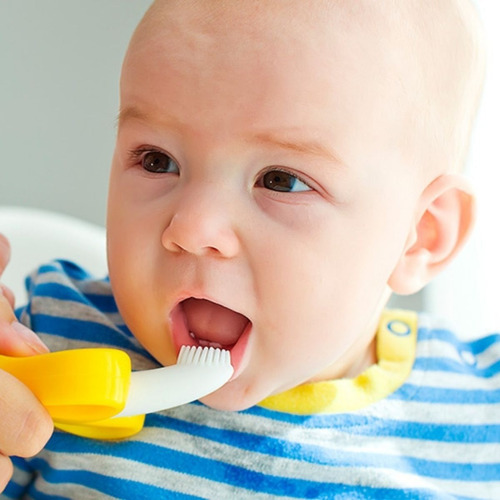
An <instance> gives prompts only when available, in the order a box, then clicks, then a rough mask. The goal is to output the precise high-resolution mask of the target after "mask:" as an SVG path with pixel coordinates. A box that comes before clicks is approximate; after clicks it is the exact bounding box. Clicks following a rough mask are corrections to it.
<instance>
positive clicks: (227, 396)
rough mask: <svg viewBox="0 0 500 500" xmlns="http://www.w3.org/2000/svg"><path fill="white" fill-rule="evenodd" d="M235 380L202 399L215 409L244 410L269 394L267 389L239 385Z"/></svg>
mask: <svg viewBox="0 0 500 500" xmlns="http://www.w3.org/2000/svg"><path fill="white" fill-rule="evenodd" d="M235 382H236V381H232V382H229V383H227V384H226V385H225V386H223V387H221V388H220V389H217V390H216V391H214V392H212V393H211V394H208V395H207V396H204V397H203V398H201V399H200V401H201V402H202V403H203V404H204V405H206V406H208V407H210V408H213V409H214V410H220V411H243V410H247V409H248V408H250V407H252V406H255V405H257V404H259V403H260V402H261V401H263V400H264V399H265V398H266V397H267V396H268V394H267V392H265V391H256V390H255V389H251V388H242V387H238V386H239V384H237V383H235Z"/></svg>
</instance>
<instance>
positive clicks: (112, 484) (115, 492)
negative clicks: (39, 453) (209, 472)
mask: <svg viewBox="0 0 500 500" xmlns="http://www.w3.org/2000/svg"><path fill="white" fill-rule="evenodd" d="M32 463H33V465H34V467H36V468H37V469H39V470H40V472H41V475H42V477H43V478H44V479H45V480H46V481H47V482H48V483H49V484H50V483H51V484H68V485H71V484H75V485H76V484H81V485H84V486H86V487H88V488H90V489H93V490H96V493H97V492H99V493H103V494H105V495H110V496H113V497H117V498H121V499H131V500H132V499H133V500H137V499H139V498H167V497H168V498H172V499H178V500H194V499H199V497H195V496H192V495H185V494H183V493H179V492H175V491H173V490H166V489H165V488H159V487H157V486H153V485H151V484H146V483H140V482H138V481H132V480H130V479H120V478H117V477H112V476H105V475H103V474H98V473H95V472H90V471H83V470H71V469H70V470H62V469H58V470H55V469H52V468H51V466H50V464H49V463H48V462H47V461H45V460H42V459H41V458H36V459H34V460H33V461H32ZM145 479H147V478H145ZM30 493H31V495H32V497H33V498H35V499H40V500H45V499H53V498H61V499H62V498H63V497H56V496H53V495H46V494H44V493H42V492H40V491H31V492H30Z"/></svg>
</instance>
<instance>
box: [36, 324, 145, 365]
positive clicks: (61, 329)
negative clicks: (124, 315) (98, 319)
mask: <svg viewBox="0 0 500 500" xmlns="http://www.w3.org/2000/svg"><path fill="white" fill-rule="evenodd" d="M31 327H32V329H33V330H34V331H35V332H37V333H44V334H48V335H58V336H61V337H64V338H67V339H71V340H79V341H84V342H94V343H96V344H100V345H104V344H105V345H107V346H110V347H117V348H121V349H128V350H130V351H133V352H136V353H138V354H141V355H142V356H145V357H148V358H150V357H151V356H150V355H149V354H148V353H147V352H146V351H145V349H144V348H142V347H141V346H140V345H139V344H138V342H137V341H136V340H135V339H134V338H133V337H127V336H125V335H122V334H121V333H120V331H117V330H115V329H113V328H112V327H110V326H106V325H103V324H101V323H93V322H91V321H88V320H79V319H72V318H61V317H54V316H49V315H45V314H33V315H32V316H31ZM104 340H105V342H103V341H104Z"/></svg>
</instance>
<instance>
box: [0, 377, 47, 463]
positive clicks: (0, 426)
mask: <svg viewBox="0 0 500 500" xmlns="http://www.w3.org/2000/svg"><path fill="white" fill-rule="evenodd" d="M0 388H1V389H0V415H1V416H2V418H1V420H0V452H1V453H2V454H3V455H7V456H10V455H16V456H20V457H31V456H33V455H35V454H36V453H38V452H39V451H40V450H41V449H42V448H43V447H44V446H45V444H46V443H47V441H48V440H49V438H50V436H51V435H52V432H53V430H54V426H53V423H52V420H51V418H50V415H49V414H48V413H47V411H46V410H45V408H44V407H43V406H42V405H41V404H40V402H39V401H38V400H37V399H36V397H35V396H34V395H33V393H32V392H31V391H30V390H29V389H28V388H27V387H26V386H25V385H23V384H22V383H21V382H19V380H17V379H16V378H15V377H13V376H12V375H10V374H9V373H7V372H4V371H2V370H0Z"/></svg>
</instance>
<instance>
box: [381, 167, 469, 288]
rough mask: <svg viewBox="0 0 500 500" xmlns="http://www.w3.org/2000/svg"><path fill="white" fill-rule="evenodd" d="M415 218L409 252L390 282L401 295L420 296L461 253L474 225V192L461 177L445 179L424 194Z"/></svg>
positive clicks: (408, 242)
mask: <svg viewBox="0 0 500 500" xmlns="http://www.w3.org/2000/svg"><path fill="white" fill-rule="evenodd" d="M415 215H416V216H415V221H414V223H413V225H412V227H411V230H410V233H409V235H408V239H407V242H406V246H405V251H404V253H403V255H402V256H401V258H400V260H399V262H398V264H397V266H396V268H395V269H394V271H393V273H392V274H391V277H390V278H389V282H388V285H389V286H390V287H391V289H392V290H393V291H394V292H395V293H398V294H401V295H408V294H411V293H416V292H418V291H419V290H420V289H421V288H422V287H424V286H425V285H426V284H427V283H429V281H431V280H432V278H434V276H436V275H437V274H438V273H439V272H441V271H442V270H443V269H444V268H445V267H446V266H447V265H448V264H449V263H450V261H451V260H452V259H453V257H455V255H456V254H457V253H458V251H459V250H460V249H461V247H462V245H463V244H464V243H465V241H466V240H467V237H468V236H469V234H470V232H471V229H472V227H473V225H474V218H475V198H474V195H473V194H472V189H471V187H470V185H469V184H468V182H467V181H466V180H465V178H464V177H463V176H461V175H455V174H450V175H442V176H440V177H438V178H437V179H435V180H434V181H433V182H431V183H430V184H429V185H428V186H427V187H426V188H425V190H424V191H423V192H422V195H421V196H420V199H419V202H418V205H417V210H416V213H415Z"/></svg>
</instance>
